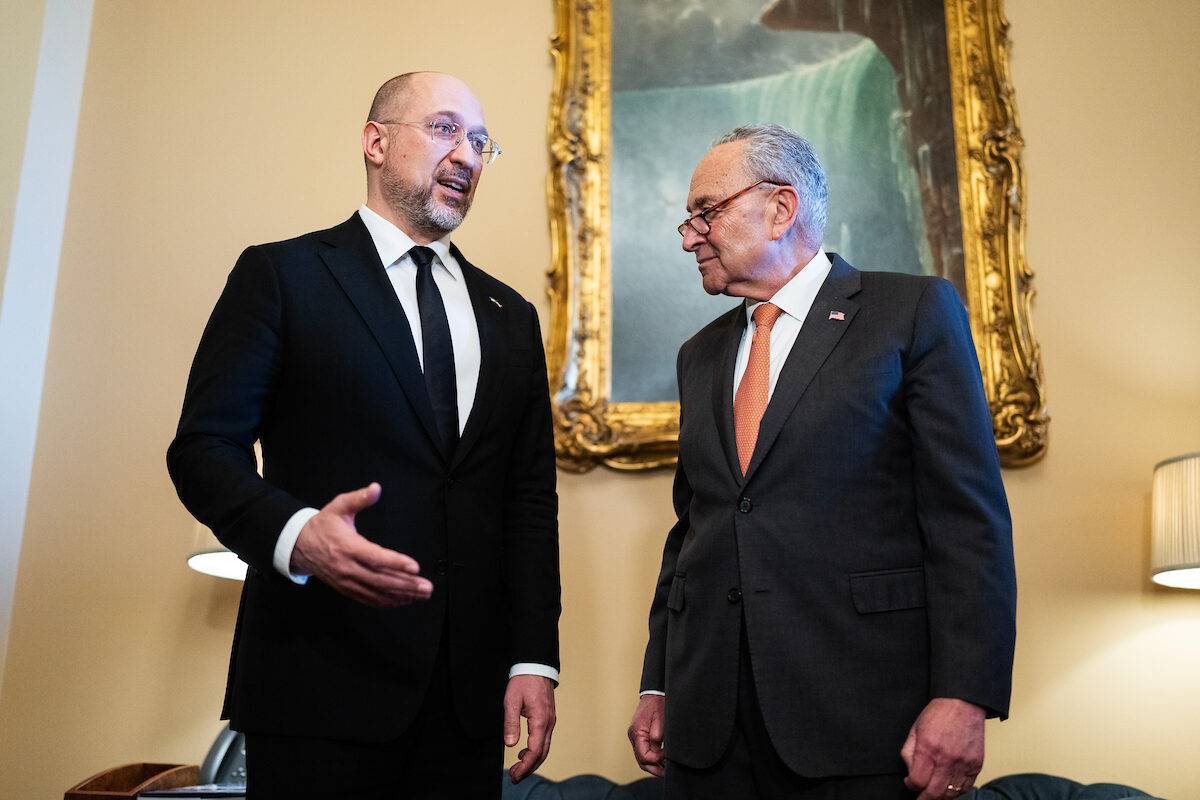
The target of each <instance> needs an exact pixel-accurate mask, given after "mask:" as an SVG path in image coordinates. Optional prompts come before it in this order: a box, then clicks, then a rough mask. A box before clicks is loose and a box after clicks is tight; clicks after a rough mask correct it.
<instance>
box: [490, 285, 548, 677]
mask: <svg viewBox="0 0 1200 800" xmlns="http://www.w3.org/2000/svg"><path fill="white" fill-rule="evenodd" d="M529 317H530V328H529V330H528V331H527V332H526V335H527V336H528V337H529V342H530V345H529V346H530V349H531V352H532V359H533V365H534V369H533V370H532V371H531V377H530V379H529V384H528V386H527V389H526V401H525V404H524V413H523V414H522V416H521V421H520V424H519V428H518V431H517V435H516V440H515V442H516V444H515V446H514V447H513V448H512V456H511V459H510V463H509V469H508V475H507V479H506V487H505V493H504V496H505V501H504V528H505V533H504V538H505V549H504V552H505V559H506V562H507V563H506V565H505V574H506V575H507V576H509V577H508V582H507V592H508V599H509V603H508V608H509V629H510V630H511V632H512V636H511V641H510V645H509V646H510V652H509V663H520V662H528V663H536V664H545V665H547V666H551V667H554V668H555V669H558V668H559V652H558V618H559V614H560V612H561V608H562V606H561V585H560V580H559V558H558V494H557V491H556V489H555V481H556V477H557V473H556V471H555V470H556V467H555V462H554V430H553V426H552V422H551V414H550V393H549V380H548V378H547V374H546V358H545V352H544V350H543V347H542V339H541V328H540V326H539V325H538V318H537V312H536V310H534V308H533V306H529Z"/></svg>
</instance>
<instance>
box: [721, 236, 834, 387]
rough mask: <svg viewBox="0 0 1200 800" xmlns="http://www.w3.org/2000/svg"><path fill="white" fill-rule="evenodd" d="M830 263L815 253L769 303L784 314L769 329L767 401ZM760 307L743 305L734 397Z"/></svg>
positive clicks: (825, 257) (747, 360)
mask: <svg viewBox="0 0 1200 800" xmlns="http://www.w3.org/2000/svg"><path fill="white" fill-rule="evenodd" d="M832 267H833V263H832V262H831V261H830V260H829V256H827V255H825V252H824V251H823V250H818V251H817V254H816V255H815V256H813V257H812V260H811V261H809V262H808V263H807V264H805V265H804V267H803V268H801V270H800V271H799V272H797V273H796V274H795V275H794V276H792V279H791V280H790V281H788V282H787V283H785V284H784V285H783V288H781V289H780V290H779V291H778V292H776V293H775V296H774V297H772V298H771V300H770V302H771V303H772V304H773V305H776V306H778V307H779V310H780V311H781V312H783V313H781V314H780V315H779V317H778V318H777V319H776V320H775V325H774V326H772V328H771V370H770V383H769V385H768V388H767V401H768V402H770V399H771V396H772V395H773V394H774V393H775V384H776V383H778V382H779V371H780V370H781V369H783V362H785V361H787V357H788V354H789V353H791V352H792V345H794V344H795V343H796V337H797V336H799V335H800V327H801V326H802V325H804V318H805V317H807V316H808V312H809V310H810V309H811V308H812V304H813V301H815V300H816V299H817V292H818V291H820V289H821V285H822V284H824V283H825V278H826V277H828V276H829V270H830V269H831V268H832ZM760 305H762V301H756V302H749V301H747V302H746V330H745V332H743V333H742V343H741V344H740V345H738V355H737V361H736V362H735V366H734V369H733V395H731V396H735V395H736V394H737V387H738V384H739V383H741V381H742V375H743V374H744V373H745V372H746V364H747V362H749V361H750V343H751V342H752V341H754V329H755V327H757V325H756V323H755V322H754V309H756V308H758V307H759V306H760Z"/></svg>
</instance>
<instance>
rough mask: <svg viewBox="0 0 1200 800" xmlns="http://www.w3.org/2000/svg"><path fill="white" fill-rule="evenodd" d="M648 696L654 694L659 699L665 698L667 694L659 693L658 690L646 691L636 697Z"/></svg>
mask: <svg viewBox="0 0 1200 800" xmlns="http://www.w3.org/2000/svg"><path fill="white" fill-rule="evenodd" d="M648 694H656V695H658V696H659V697H666V696H667V693H666V692H660V691H659V690H658V689H646V690H645V691H644V692H642V693H641V694H639V695H638V697H645V696H646V695H648Z"/></svg>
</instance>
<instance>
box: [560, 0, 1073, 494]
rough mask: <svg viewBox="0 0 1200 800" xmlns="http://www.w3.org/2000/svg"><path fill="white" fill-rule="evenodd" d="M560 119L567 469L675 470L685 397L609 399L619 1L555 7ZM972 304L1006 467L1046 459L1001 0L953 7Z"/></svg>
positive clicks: (578, 0) (951, 55)
mask: <svg viewBox="0 0 1200 800" xmlns="http://www.w3.org/2000/svg"><path fill="white" fill-rule="evenodd" d="M555 8H556V19H557V25H556V31H555V35H554V38H553V40H552V42H551V52H552V55H553V57H554V60H555V81H554V90H553V96H552V99H551V112H550V118H549V122H548V137H549V145H550V157H551V165H552V169H551V172H550V175H549V179H548V185H547V195H548V201H549V210H550V226H551V241H552V264H551V267H550V270H549V295H550V333H549V338H548V342H547V361H548V365H549V371H550V384H551V391H552V393H553V406H554V428H555V430H554V439H555V448H556V452H557V456H558V464H559V466H560V467H561V468H563V469H565V470H570V471H575V472H583V471H586V470H589V469H591V468H592V467H594V466H596V465H597V464H603V465H605V466H608V467H611V468H614V469H618V470H640V469H650V468H654V467H660V466H667V465H671V464H673V463H674V462H675V459H676V455H677V443H678V434H679V404H678V403H676V402H610V399H609V382H610V374H611V369H612V363H611V349H612V326H611V319H612V283H611V267H612V265H611V260H610V259H611V256H610V251H609V242H610V203H609V179H610V172H609V170H610V163H611V162H610V156H611V153H610V144H611V142H610V121H611V75H610V70H611V23H612V19H611V6H610V0H555ZM945 22H946V35H947V45H948V60H949V75H950V83H951V96H952V106H953V121H954V123H953V124H954V140H955V151H956V160H957V168H958V173H957V174H958V196H959V206H960V212H961V221H962V239H963V261H964V267H965V272H966V276H965V277H966V291H965V296H964V303H965V304H966V307H967V310H968V312H969V316H970V320H971V331H972V334H973V336H974V340H975V346H976V351H977V353H978V356H979V362H980V366H981V370H982V373H983V379H984V386H985V390H986V393H987V399H988V403H989V406H990V409H991V414H992V425H993V430H994V432H995V438H996V445H997V448H998V450H999V453H1000V459H1001V463H1003V464H1004V465H1005V466H1009V467H1012V466H1020V465H1025V464H1029V463H1032V462H1034V461H1036V460H1037V459H1039V458H1040V457H1041V456H1042V455H1044V453H1045V450H1046V443H1047V426H1048V421H1049V418H1048V416H1047V414H1046V410H1045V399H1044V395H1045V392H1044V389H1043V380H1042V373H1041V360H1040V354H1039V350H1038V345H1037V341H1036V340H1035V338H1034V334H1033V329H1032V323H1031V319H1030V302H1031V300H1032V297H1033V294H1034V292H1033V288H1032V278H1033V275H1032V272H1031V271H1030V269H1029V267H1028V264H1027V263H1026V259H1025V179H1024V173H1023V171H1022V165H1021V149H1022V147H1023V144H1024V143H1023V141H1022V139H1021V134H1020V129H1019V125H1018V120H1017V112H1016V106H1015V104H1014V96H1013V89H1012V85H1011V81H1010V76H1009V67H1008V48H1009V43H1008V38H1007V31H1008V22H1007V20H1006V19H1005V18H1004V15H1003V11H1002V9H1001V3H1000V0H945Z"/></svg>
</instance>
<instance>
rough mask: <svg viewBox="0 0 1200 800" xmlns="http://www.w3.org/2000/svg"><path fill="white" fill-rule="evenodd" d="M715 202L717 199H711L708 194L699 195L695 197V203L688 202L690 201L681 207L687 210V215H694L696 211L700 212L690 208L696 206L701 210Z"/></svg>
mask: <svg viewBox="0 0 1200 800" xmlns="http://www.w3.org/2000/svg"><path fill="white" fill-rule="evenodd" d="M715 202H717V201H716V200H713V199H712V198H710V197H709V196H708V195H700V196H699V197H697V198H696V203H695V205H692V204H690V203H689V204H688V205H686V206H684V209H683V210H684V211H686V212H687V213H688V214H689V215H695V214H698V213H700V212H699V211H693V210H692V209H694V208H698V209H700V210H701V211H703V210H704V209H706V208H708V207H709V206H711V205H712V204H713V203H715Z"/></svg>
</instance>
